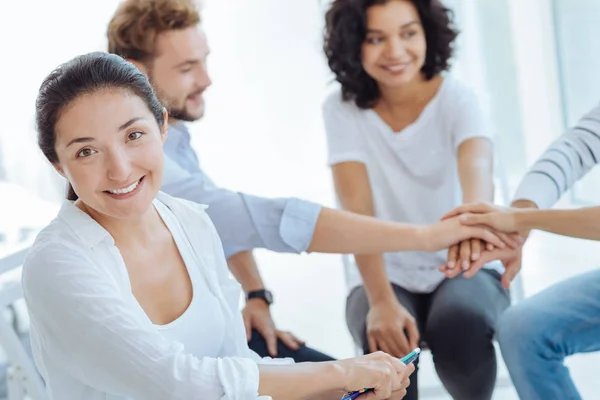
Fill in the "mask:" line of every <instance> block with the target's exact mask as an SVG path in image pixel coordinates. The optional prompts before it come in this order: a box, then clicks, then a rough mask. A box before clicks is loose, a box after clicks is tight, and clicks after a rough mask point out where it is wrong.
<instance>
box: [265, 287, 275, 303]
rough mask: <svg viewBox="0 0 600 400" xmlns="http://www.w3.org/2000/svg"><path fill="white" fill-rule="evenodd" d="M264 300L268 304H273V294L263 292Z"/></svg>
mask: <svg viewBox="0 0 600 400" xmlns="http://www.w3.org/2000/svg"><path fill="white" fill-rule="evenodd" d="M265 300H266V301H267V303H269V304H271V303H273V294H272V293H271V292H269V291H268V290H265Z"/></svg>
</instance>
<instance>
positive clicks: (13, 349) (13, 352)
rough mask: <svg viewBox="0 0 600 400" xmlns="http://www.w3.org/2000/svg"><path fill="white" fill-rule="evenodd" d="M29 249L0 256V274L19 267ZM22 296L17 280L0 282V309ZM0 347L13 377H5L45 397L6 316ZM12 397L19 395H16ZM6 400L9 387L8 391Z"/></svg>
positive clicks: (38, 398)
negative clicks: (0, 283)
mask: <svg viewBox="0 0 600 400" xmlns="http://www.w3.org/2000/svg"><path fill="white" fill-rule="evenodd" d="M28 251H29V249H28V248H23V249H21V250H19V251H16V252H14V253H12V254H9V255H7V256H5V257H3V258H0V274H2V275H4V274H6V273H9V272H11V271H14V270H16V269H17V268H20V267H22V266H23V262H24V261H25V256H26V255H27V252H28ZM22 298H23V291H22V288H21V282H20V279H19V280H16V281H7V282H5V283H3V284H2V285H0V310H4V309H6V308H7V307H10V306H12V305H13V304H14V303H15V302H16V301H18V300H20V299H22ZM0 346H2V348H3V349H4V351H5V352H6V356H7V358H8V363H9V364H10V367H11V368H10V369H11V370H12V371H14V376H13V377H12V378H11V377H9V379H17V380H18V384H19V385H20V387H21V388H22V390H23V392H24V393H25V394H26V395H27V396H28V397H29V398H31V399H33V400H45V399H46V398H47V397H46V390H45V385H44V382H43V380H42V378H41V377H40V375H39V374H38V372H37V369H36V367H35V364H34V362H33V359H32V358H31V356H30V355H29V353H28V351H27V350H26V348H25V347H24V346H23V343H22V342H21V338H20V337H19V333H18V332H16V331H15V328H14V326H13V324H11V323H10V322H9V321H8V320H7V319H6V318H2V316H0ZM13 385H14V383H13ZM16 398H21V397H19V396H17V397H16ZM9 400H11V397H10V390H9Z"/></svg>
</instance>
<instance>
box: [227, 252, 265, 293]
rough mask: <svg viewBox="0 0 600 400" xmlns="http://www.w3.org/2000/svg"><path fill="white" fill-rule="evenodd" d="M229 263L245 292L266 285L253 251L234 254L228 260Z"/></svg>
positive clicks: (262, 287)
mask: <svg viewBox="0 0 600 400" xmlns="http://www.w3.org/2000/svg"><path fill="white" fill-rule="evenodd" d="M227 265H228V266H229V270H230V271H231V273H232V274H233V276H234V277H235V279H236V280H237V281H238V282H239V283H240V284H241V285H242V288H243V289H244V292H245V293H248V292H251V291H253V290H260V289H264V287H265V285H264V283H263V280H262V278H261V276H260V272H259V270H258V266H257V265H256V261H255V260H254V256H253V255H252V252H251V251H242V252H239V253H237V254H234V255H233V256H231V257H229V259H228V260H227Z"/></svg>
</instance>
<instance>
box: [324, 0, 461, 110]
mask: <svg viewBox="0 0 600 400" xmlns="http://www.w3.org/2000/svg"><path fill="white" fill-rule="evenodd" d="M388 1H392V0H334V1H333V3H332V5H331V7H330V9H329V11H327V14H326V16H325V18H326V27H325V42H324V46H323V48H324V50H325V55H326V56H327V61H328V64H329V68H331V70H332V71H333V73H334V74H335V79H336V80H337V81H338V82H339V83H340V84H341V85H342V96H343V99H344V100H346V101H354V102H355V103H356V105H357V106H358V107H360V108H371V107H373V106H374V105H375V103H376V102H377V100H379V97H380V92H379V87H378V85H377V82H375V80H374V79H373V78H371V77H370V76H369V75H368V74H367V73H366V71H365V70H364V69H363V66H362V44H363V42H364V40H365V37H366V34H367V9H368V8H369V7H371V6H374V5H377V4H385V3H387V2H388ZM408 1H410V2H411V3H412V4H413V5H414V6H415V7H416V9H417V12H418V13H419V17H420V19H421V24H422V26H423V30H424V32H425V40H426V43H427V53H426V55H425V64H424V65H423V68H422V69H421V71H422V72H423V73H424V74H425V77H426V78H427V79H431V78H433V77H434V76H435V75H437V74H439V73H440V72H442V71H445V70H448V68H449V67H450V58H451V57H452V53H453V51H454V40H455V39H456V37H457V36H458V31H457V30H456V28H455V27H454V22H453V19H454V14H453V12H452V10H450V9H448V8H446V7H445V6H444V5H443V4H442V3H441V1H440V0H408Z"/></svg>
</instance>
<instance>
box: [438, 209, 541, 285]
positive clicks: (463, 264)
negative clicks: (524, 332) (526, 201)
mask: <svg viewBox="0 0 600 400" xmlns="http://www.w3.org/2000/svg"><path fill="white" fill-rule="evenodd" d="M518 212H520V209H518V208H508V207H500V206H496V205H493V204H488V203H473V204H465V205H463V206H460V207H458V208H455V209H454V210H452V211H450V212H449V213H447V214H446V215H444V217H442V220H445V219H452V218H457V217H458V219H459V221H460V223H461V224H462V225H465V226H470V227H473V226H478V227H485V228H488V229H491V230H492V231H494V232H500V233H502V234H505V235H508V236H509V237H510V238H511V239H512V240H514V241H515V242H517V243H518V244H519V245H518V246H516V247H512V246H511V247H510V248H506V247H504V248H498V247H497V246H495V245H494V244H493V243H490V242H488V243H486V244H484V243H483V242H482V241H480V240H479V239H469V240H465V241H462V242H461V243H459V244H456V245H453V246H451V247H450V248H449V250H448V262H447V263H446V264H445V265H443V266H442V267H440V271H442V272H444V273H445V275H446V277H448V278H454V277H456V276H457V275H459V274H460V273H461V272H464V277H466V278H471V277H473V276H474V275H475V274H476V273H477V272H478V271H479V270H480V269H481V268H482V267H483V266H484V265H485V264H486V263H488V262H490V261H493V260H501V261H502V262H503V264H504V267H505V268H506V271H505V273H504V275H503V276H502V285H503V286H504V287H505V288H508V287H509V286H510V283H511V282H512V280H513V279H514V278H515V276H516V275H517V273H518V272H519V270H520V269H521V255H522V253H521V252H522V245H523V243H524V242H525V239H526V238H527V236H528V234H529V232H518V228H517V224H516V218H515V215H516V214H517V213H518Z"/></svg>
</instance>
